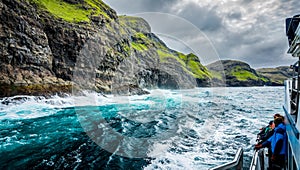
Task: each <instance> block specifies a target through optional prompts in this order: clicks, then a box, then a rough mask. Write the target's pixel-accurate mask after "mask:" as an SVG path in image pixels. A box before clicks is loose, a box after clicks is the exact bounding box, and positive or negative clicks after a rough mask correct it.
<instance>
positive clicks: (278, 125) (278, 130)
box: [255, 117, 287, 170]
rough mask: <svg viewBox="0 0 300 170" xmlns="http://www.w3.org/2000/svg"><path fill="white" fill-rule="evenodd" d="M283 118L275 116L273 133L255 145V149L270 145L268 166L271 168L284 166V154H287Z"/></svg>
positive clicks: (274, 169)
mask: <svg viewBox="0 0 300 170" xmlns="http://www.w3.org/2000/svg"><path fill="white" fill-rule="evenodd" d="M283 119H284V118H283V117H276V118H275V120H274V123H275V129H274V134H273V135H272V136H271V137H270V138H269V139H268V140H267V141H265V142H263V143H262V144H257V145H255V149H260V148H263V147H267V146H271V151H272V157H271V166H270V168H271V169H272V170H277V169H278V170H279V169H280V170H281V169H282V168H284V166H285V156H286V154H287V147H286V146H287V136H286V127H285V124H284V120H283Z"/></svg>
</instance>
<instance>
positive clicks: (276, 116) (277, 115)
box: [273, 113, 284, 121]
mask: <svg viewBox="0 0 300 170" xmlns="http://www.w3.org/2000/svg"><path fill="white" fill-rule="evenodd" d="M273 117H274V120H275V119H276V118H278V117H281V118H282V120H283V121H284V116H282V115H281V114H279V113H276V114H275V115H274V116H273Z"/></svg>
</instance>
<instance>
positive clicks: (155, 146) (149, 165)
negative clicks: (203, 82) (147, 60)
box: [0, 87, 284, 170]
mask: <svg viewBox="0 0 300 170" xmlns="http://www.w3.org/2000/svg"><path fill="white" fill-rule="evenodd" d="M150 92H151V93H150V94H149V95H143V96H122V97H120V96H112V95H111V96H102V95H100V94H95V93H88V92H87V93H86V94H85V95H84V96H76V97H73V96H69V97H64V98H61V97H58V96H53V97H51V98H47V99H46V98H44V97H34V96H15V97H10V98H3V99H0V155H1V156H0V169H146V170H148V169H163V170H164V169H209V168H211V167H214V166H216V165H220V164H222V163H226V162H228V161H231V160H232V159H233V158H234V156H235V152H236V151H237V149H238V148H243V149H244V169H248V167H249V164H250V161H251V157H252V154H253V145H254V144H255V140H256V134H257V133H258V132H259V128H261V127H263V126H265V125H266V124H267V123H268V122H269V120H271V119H272V115H273V114H274V113H281V114H283V110H282V105H283V102H284V101H283V100H284V99H283V98H284V97H283V96H284V87H247V88H244V87H243V88H197V89H191V90H160V89H157V90H152V91H150Z"/></svg>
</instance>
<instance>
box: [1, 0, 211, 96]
mask: <svg viewBox="0 0 300 170" xmlns="http://www.w3.org/2000/svg"><path fill="white" fill-rule="evenodd" d="M0 18H1V21H2V22H1V23H0V48H1V53H2V54H1V55H0V61H1V64H0V97H1V96H2V97H3V96H12V95H17V94H30V95H47V94H53V93H71V92H77V91H80V90H85V89H88V90H94V91H97V92H101V93H116V94H125V95H128V94H143V93H146V92H145V91H143V90H142V88H144V87H147V88H156V87H158V88H175V89H178V88H193V87H196V86H209V84H210V78H211V75H210V73H209V72H208V70H207V69H206V68H205V67H204V66H202V65H201V63H200V61H199V60H198V57H197V56H195V55H193V54H189V55H184V54H182V53H180V52H177V51H174V50H171V49H169V48H168V47H167V46H166V45H165V44H164V43H163V42H162V41H161V40H160V39H159V38H158V37H157V36H156V35H155V34H153V33H151V28H150V26H149V24H148V23H147V22H146V21H145V20H143V19H141V18H136V17H128V16H120V17H118V16H117V14H116V12H115V11H114V10H113V9H111V8H110V7H109V6H107V5H106V4H104V3H103V2H102V1H101V0H48V1H46V0H2V1H1V2H0Z"/></svg>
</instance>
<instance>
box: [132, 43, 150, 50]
mask: <svg viewBox="0 0 300 170" xmlns="http://www.w3.org/2000/svg"><path fill="white" fill-rule="evenodd" d="M131 47H132V48H133V49H136V50H138V51H145V50H148V47H147V46H146V45H145V44H141V43H136V42H131Z"/></svg>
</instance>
